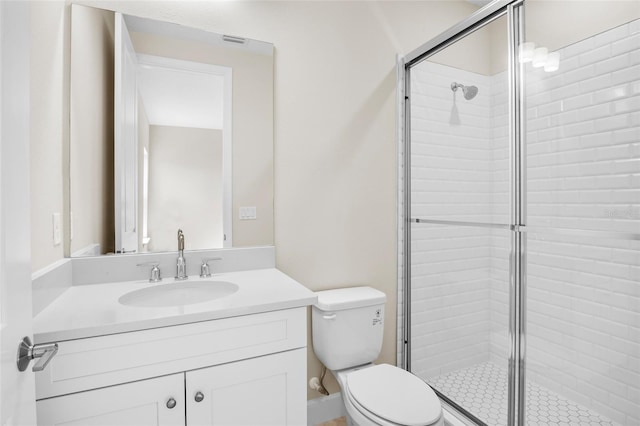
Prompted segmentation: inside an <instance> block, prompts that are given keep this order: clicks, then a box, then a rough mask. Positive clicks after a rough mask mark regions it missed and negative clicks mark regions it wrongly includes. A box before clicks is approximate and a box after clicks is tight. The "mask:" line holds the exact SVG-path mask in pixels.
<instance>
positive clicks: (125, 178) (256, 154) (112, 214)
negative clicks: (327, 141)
mask: <svg viewBox="0 0 640 426" xmlns="http://www.w3.org/2000/svg"><path fill="white" fill-rule="evenodd" d="M71 13H72V19H71V23H72V24H71V63H70V142H69V157H70V171H69V174H70V185H69V212H70V218H69V220H70V223H71V228H70V229H71V232H70V241H69V247H70V253H71V256H86V255H101V254H111V253H139V252H158V251H170V250H175V249H176V244H177V242H176V231H177V230H178V229H179V228H180V229H182V230H183V231H184V234H185V236H186V244H185V245H186V249H192V250H195V249H212V248H221V247H242V246H255V245H270V244H273V45H272V44H270V43H266V42H261V41H256V40H250V39H246V38H242V37H236V36H227V35H221V34H216V33H211V32H207V31H203V30H198V29H194V28H188V27H184V26H181V25H177V24H172V23H167V22H160V21H155V20H151V19H146V18H139V17H134V16H127V15H122V14H120V13H117V12H112V11H108V10H101V9H96V8H93V7H87V6H81V5H76V4H74V5H72V8H71Z"/></svg>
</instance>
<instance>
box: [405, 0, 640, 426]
mask: <svg viewBox="0 0 640 426" xmlns="http://www.w3.org/2000/svg"><path fill="white" fill-rule="evenodd" d="M399 70H400V72H399V88H400V90H399V92H400V96H399V103H400V104H401V108H400V110H401V114H400V120H399V122H400V138H401V139H402V143H401V144H400V151H401V152H400V158H401V163H400V192H401V197H399V198H400V207H399V216H400V218H401V220H400V221H399V226H400V233H399V235H400V238H399V252H400V254H399V260H400V268H399V281H400V285H399V293H400V294H399V298H398V300H399V303H400V305H401V306H400V307H399V309H398V312H400V313H401V314H400V317H399V322H398V323H399V330H398V336H399V342H398V359H399V360H400V362H401V363H402V366H403V367H404V368H406V369H407V370H409V371H411V372H413V373H414V374H416V375H418V376H419V377H421V378H422V379H424V380H425V381H426V382H427V383H429V384H430V385H431V386H432V387H433V388H434V389H435V390H436V391H437V393H438V395H439V396H440V397H441V399H442V400H443V401H444V402H445V405H447V406H448V407H449V408H450V409H451V410H453V411H455V412H458V414H460V415H461V416H462V417H463V418H466V419H467V420H468V421H470V422H471V423H474V424H480V425H483V424H484V425H492V426H493V425H525V424H527V425H531V426H533V425H556V424H558V425H638V424H640V5H639V4H638V3H637V2H628V1H602V2H599V1H585V2H579V1H571V2H564V1H553V2H552V1H529V0H524V1H523V0H516V1H509V0H497V1H494V2H492V3H491V4H489V5H487V6H485V7H484V8H482V9H480V10H478V12H476V13H475V14H474V15H472V16H471V17H469V18H468V19H467V20H465V21H463V22H461V23H460V24H458V25H457V26H455V27H453V28H451V29H450V30H449V31H447V32H445V33H443V34H442V35H440V36H438V37H436V38H435V39H433V40H431V41H429V42H427V43H426V44H425V45H423V46H422V47H420V48H419V49H417V50H416V51H414V52H412V53H411V54H409V55H407V56H406V57H405V58H402V59H401V60H400V61H399Z"/></svg>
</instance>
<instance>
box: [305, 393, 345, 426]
mask: <svg viewBox="0 0 640 426" xmlns="http://www.w3.org/2000/svg"><path fill="white" fill-rule="evenodd" d="M346 415H347V411H346V409H345V408H344V403H343V402H342V394H341V393H340V392H336V393H332V394H331V395H328V396H323V397H321V398H315V399H311V400H309V401H307V425H309V426H315V425H317V424H320V423H323V422H327V421H329V420H333V419H335V418H338V417H343V416H346Z"/></svg>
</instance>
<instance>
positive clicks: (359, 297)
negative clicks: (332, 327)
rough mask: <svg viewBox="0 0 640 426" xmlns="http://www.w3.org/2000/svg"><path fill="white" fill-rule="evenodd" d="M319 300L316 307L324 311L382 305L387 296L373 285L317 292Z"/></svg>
mask: <svg viewBox="0 0 640 426" xmlns="http://www.w3.org/2000/svg"><path fill="white" fill-rule="evenodd" d="M316 295H317V296H318V301H317V302H316V304H315V307H316V308H318V309H320V310H322V311H340V310H343V309H351V308H361V307H365V306H373V305H381V304H383V303H384V302H385V300H386V299H387V296H386V295H385V294H384V293H383V292H381V291H380V290H376V289H375V288H371V287H348V288H338V289H335V290H324V291H318V292H316Z"/></svg>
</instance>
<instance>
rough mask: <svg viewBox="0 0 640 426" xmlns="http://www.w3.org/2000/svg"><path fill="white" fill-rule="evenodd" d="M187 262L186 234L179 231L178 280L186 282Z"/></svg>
mask: <svg viewBox="0 0 640 426" xmlns="http://www.w3.org/2000/svg"><path fill="white" fill-rule="evenodd" d="M187 278H189V276H188V275H187V261H186V260H185V259H184V233H183V232H182V229H178V261H177V263H176V280H186V279H187Z"/></svg>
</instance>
